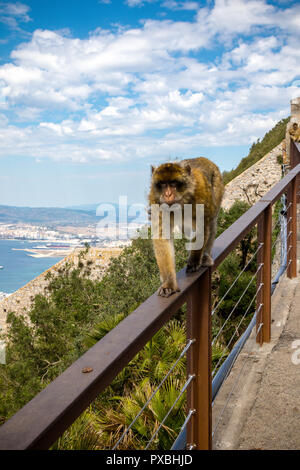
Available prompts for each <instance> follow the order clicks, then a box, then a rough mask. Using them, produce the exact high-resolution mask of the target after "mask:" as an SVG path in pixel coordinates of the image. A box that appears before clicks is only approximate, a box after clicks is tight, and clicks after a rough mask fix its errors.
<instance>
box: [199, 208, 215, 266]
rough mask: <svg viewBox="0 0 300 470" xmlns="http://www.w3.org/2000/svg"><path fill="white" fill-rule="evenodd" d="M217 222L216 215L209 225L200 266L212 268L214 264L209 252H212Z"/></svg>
mask: <svg viewBox="0 0 300 470" xmlns="http://www.w3.org/2000/svg"><path fill="white" fill-rule="evenodd" d="M217 222H218V215H216V217H214V218H213V220H212V221H211V223H210V230H209V237H208V240H207V243H206V245H205V246H204V254H203V259H202V266H213V264H214V260H213V259H212V257H211V250H212V247H213V244H214V241H215V237H216V233H217Z"/></svg>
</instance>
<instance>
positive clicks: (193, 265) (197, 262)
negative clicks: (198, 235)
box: [186, 248, 203, 273]
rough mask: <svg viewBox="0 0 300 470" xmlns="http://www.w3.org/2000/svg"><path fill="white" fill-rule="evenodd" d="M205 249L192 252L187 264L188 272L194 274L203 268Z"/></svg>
mask: <svg viewBox="0 0 300 470" xmlns="http://www.w3.org/2000/svg"><path fill="white" fill-rule="evenodd" d="M202 256H203V249H202V248H201V250H191V251H190V255H189V258H188V262H187V267H186V272H187V273H194V272H195V271H198V270H199V269H200V268H201V264H202Z"/></svg>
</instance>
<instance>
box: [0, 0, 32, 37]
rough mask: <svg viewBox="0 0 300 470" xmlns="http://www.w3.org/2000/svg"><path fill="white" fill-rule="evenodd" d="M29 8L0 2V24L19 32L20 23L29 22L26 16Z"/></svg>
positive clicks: (28, 17) (20, 4) (29, 19)
mask: <svg viewBox="0 0 300 470" xmlns="http://www.w3.org/2000/svg"><path fill="white" fill-rule="evenodd" d="M29 10H30V8H29V7H28V6H27V5H24V4H23V3H20V2H15V3H4V2H0V22H1V23H4V24H6V25H7V26H8V27H9V28H11V29H13V30H17V31H21V28H20V27H19V22H20V23H28V22H29V21H31V18H30V16H29V15H28V12H29Z"/></svg>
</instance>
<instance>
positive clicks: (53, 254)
mask: <svg viewBox="0 0 300 470" xmlns="http://www.w3.org/2000/svg"><path fill="white" fill-rule="evenodd" d="M75 248H77V247H70V248H69V249H65V248H64V249H61V248H57V249H53V248H52V249H47V248H45V249H44V248H12V250H13V251H26V253H28V256H31V257H32V258H59V257H66V256H68V255H69V254H70V253H72V251H73V250H75Z"/></svg>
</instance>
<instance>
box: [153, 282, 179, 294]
mask: <svg viewBox="0 0 300 470" xmlns="http://www.w3.org/2000/svg"><path fill="white" fill-rule="evenodd" d="M175 292H180V289H179V287H178V286H177V284H175V285H169V284H166V283H163V284H162V285H161V286H160V288H159V289H158V295H160V296H161V297H170V295H172V294H175Z"/></svg>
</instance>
